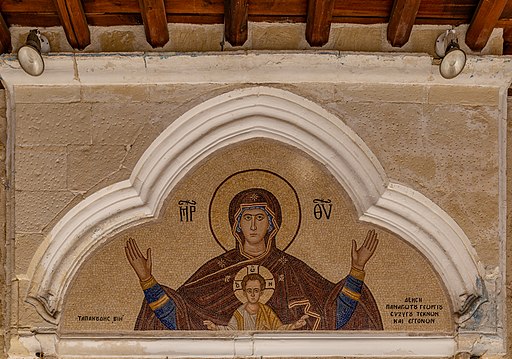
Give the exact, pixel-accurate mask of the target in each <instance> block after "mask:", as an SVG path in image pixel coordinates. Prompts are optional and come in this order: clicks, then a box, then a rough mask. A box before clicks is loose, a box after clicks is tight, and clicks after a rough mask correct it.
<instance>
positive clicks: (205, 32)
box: [163, 24, 224, 52]
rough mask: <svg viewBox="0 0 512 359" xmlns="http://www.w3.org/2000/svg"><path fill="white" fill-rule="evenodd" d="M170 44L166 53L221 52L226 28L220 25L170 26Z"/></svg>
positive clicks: (166, 48)
mask: <svg viewBox="0 0 512 359" xmlns="http://www.w3.org/2000/svg"><path fill="white" fill-rule="evenodd" d="M168 28H169V42H168V43H167V44H166V45H165V46H164V47H163V50H164V51H176V52H191V51H221V50H222V47H221V42H222V38H223V34H224V26H223V25H219V24H212V25H195V24H169V25H168Z"/></svg>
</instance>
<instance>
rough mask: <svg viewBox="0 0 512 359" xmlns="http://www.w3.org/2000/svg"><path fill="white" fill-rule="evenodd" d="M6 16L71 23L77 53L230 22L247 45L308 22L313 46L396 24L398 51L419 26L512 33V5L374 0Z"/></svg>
mask: <svg viewBox="0 0 512 359" xmlns="http://www.w3.org/2000/svg"><path fill="white" fill-rule="evenodd" d="M162 3H163V6H162ZM141 4H142V5H141ZM226 4H228V6H226ZM244 4H245V5H244ZM418 4H419V6H418ZM162 8H163V10H162ZM416 8H417V11H416ZM156 9H158V10H156ZM393 9H394V10H393ZM392 10H393V11H392ZM0 12H1V14H2V20H3V22H4V23H5V24H6V26H13V25H20V26H27V27H34V28H35V27H49V26H63V28H64V30H65V32H66V36H68V41H69V42H70V44H71V46H73V47H74V48H77V49H83V48H84V47H85V46H86V44H88V43H89V42H90V40H89V37H90V35H89V27H88V26H89V25H90V26H118V25H141V24H144V26H145V30H146V35H147V38H148V42H149V43H150V44H151V45H152V46H154V47H158V46H162V44H163V43H164V42H167V41H166V38H167V37H168V36H169V34H168V31H167V23H192V24H220V23H224V25H225V29H226V31H225V32H226V38H227V40H228V41H230V43H231V41H233V42H234V43H235V44H240V43H242V42H245V41H244V38H246V34H245V32H246V31H247V30H246V29H247V22H248V21H265V22H306V38H307V40H308V42H310V44H312V45H313V46H321V45H323V44H325V43H326V42H327V40H328V38H329V31H330V24H331V23H332V22H335V23H355V24H377V23H388V22H389V25H388V40H389V41H390V43H391V44H392V45H393V46H403V44H405V43H406V42H407V40H408V38H409V36H410V29H411V28H412V26H413V25H415V24H442V25H454V26H457V25H460V24H470V28H469V29H468V41H469V42H468V45H470V46H473V47H472V48H473V49H474V50H476V51H479V49H480V48H482V47H483V46H485V43H486V42H487V40H488V39H489V36H490V35H491V32H492V30H493V29H494V28H495V27H503V28H505V30H506V31H505V32H506V33H507V34H509V33H510V30H508V29H509V28H512V0H508V1H507V0H494V1H493V0H481V1H479V0H421V1H420V0H366V1H364V6H362V2H361V0H309V1H308V0H81V1H80V0H1V1H0ZM415 12H416V15H415V16H414V13H415ZM164 28H165V30H164ZM0 35H1V34H0ZM508 36H509V37H508V38H507V39H510V35H508ZM505 42H506V43H507V44H508V43H510V41H509V40H506V41H505ZM482 44H483V46H482ZM234 46H237V45H234ZM3 51H4V52H5V51H9V50H3Z"/></svg>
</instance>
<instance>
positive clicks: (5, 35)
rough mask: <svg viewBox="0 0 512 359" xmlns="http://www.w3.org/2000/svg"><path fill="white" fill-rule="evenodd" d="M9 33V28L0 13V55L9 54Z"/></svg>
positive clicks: (10, 48) (10, 47)
mask: <svg viewBox="0 0 512 359" xmlns="http://www.w3.org/2000/svg"><path fill="white" fill-rule="evenodd" d="M11 50H12V46H11V33H10V32H9V27H8V26H7V23H6V22H5V20H4V17H3V15H2V14H1V13H0V54H3V53H6V52H11Z"/></svg>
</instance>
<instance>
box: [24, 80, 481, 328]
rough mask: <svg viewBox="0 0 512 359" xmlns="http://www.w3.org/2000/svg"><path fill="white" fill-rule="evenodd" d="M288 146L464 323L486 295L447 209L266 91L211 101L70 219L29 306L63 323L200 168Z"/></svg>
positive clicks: (33, 269) (350, 136) (312, 107)
mask: <svg viewBox="0 0 512 359" xmlns="http://www.w3.org/2000/svg"><path fill="white" fill-rule="evenodd" d="M258 137H260V138H269V139H273V140H276V141H280V142H282V143H286V144H289V145H291V146H294V147H295V148H297V149H299V150H301V151H304V152H305V153H307V154H309V155H310V156H312V157H313V158H315V159H316V160H318V161H319V162H321V163H323V164H324V165H325V166H326V168H327V169H328V170H329V171H330V172H331V173H332V174H333V176H334V177H335V178H336V179H337V180H338V181H339V182H340V184H341V185H342V186H343V187H344V188H345V190H346V191H347V193H348V195H349V196H350V198H351V200H352V201H353V203H354V206H355V208H356V210H357V212H358V215H359V217H360V219H362V220H365V221H369V222H372V223H376V224H379V225H381V226H383V227H385V228H388V229H389V230H391V231H393V232H395V233H397V234H399V235H401V236H402V237H403V238H404V239H405V240H407V241H409V242H410V243H411V244H412V245H413V246H415V247H416V248H418V249H419V250H420V251H421V252H422V253H423V254H424V255H425V256H426V258H427V259H428V260H429V261H430V262H431V263H432V264H433V266H434V268H435V269H436V271H437V272H438V273H439V275H440V277H441V278H442V280H443V281H444V283H445V285H446V288H447V290H448V292H449V295H450V298H451V301H452V304H453V308H454V310H455V311H456V312H457V313H458V314H459V315H462V316H463V315H465V314H466V315H467V314H469V313H468V308H469V307H470V306H469V305H468V303H474V302H475V300H476V299H478V298H480V297H481V296H482V288H481V287H480V285H479V283H481V279H480V278H481V277H480V273H479V264H478V262H477V260H476V255H475V252H474V250H473V248H472V247H471V245H470V243H469V240H468V238H467V237H466V236H465V234H464V232H463V231H462V230H461V229H460V228H459V227H458V226H457V224H456V223H455V222H454V221H453V220H452V219H451V218H450V217H449V216H448V214H447V213H445V212H444V211H443V210H442V209H440V208H439V207H438V206H436V205H435V204H434V203H433V202H431V201H430V200H428V199H427V198H425V197H424V196H422V195H421V194H419V193H418V192H416V191H414V190H412V189H410V188H407V187H404V186H401V185H398V184H394V183H390V182H389V180H388V178H387V176H386V174H385V172H384V170H383V168H382V167H381V165H380V163H379V162H378V160H377V159H376V157H375V156H374V155H373V154H372V152H371V151H370V150H369V148H368V147H367V146H366V145H365V143H364V142H363V141H362V140H361V139H360V138H359V137H358V136H357V135H356V134H355V133H354V132H353V131H352V130H351V129H350V128H349V127H348V126H346V125H345V124H344V123H343V122H342V121H341V120H340V119H338V118H337V117H335V116H334V115H332V114H330V113H329V112H327V111H326V110H324V109H322V108H321V107H320V106H318V105H316V104H314V103H312V102H311V101H309V100H307V99H305V98H303V97H300V96H297V95H295V94H292V93H290V92H287V91H283V90H278V89H274V88H268V87H254V88H248V89H241V90H236V91H233V92H229V93H225V94H223V95H220V96H218V97H215V98H212V99H210V100H208V101H206V102H204V103H203V104H201V105H199V106H196V107H195V108H193V109H191V110H190V111H188V112H187V113H185V114H184V115H182V116H181V117H180V118H179V119H177V120H176V121H175V122H173V123H172V124H171V125H170V126H169V127H168V128H167V129H166V130H165V131H164V132H163V133H162V134H161V135H160V136H159V137H158V138H157V139H156V140H155V141H154V142H153V143H152V144H151V146H150V147H149V148H148V149H147V150H146V152H145V153H144V155H143V156H142V157H141V158H140V160H139V162H138V163H137V165H136V167H135V168H134V170H133V172H132V175H131V177H130V179H129V180H126V181H122V182H119V183H116V184H114V185H111V186H109V187H106V188H104V189H102V190H100V191H98V192H96V193H95V194H93V195H91V196H89V197H88V198H86V199H85V200H84V201H82V202H81V203H79V204H78V205H77V206H76V207H74V208H73V209H72V210H70V211H69V212H68V213H67V214H66V215H65V216H64V217H63V218H62V219H61V220H60V221H59V222H58V223H57V224H56V225H55V227H54V228H53V229H52V230H51V231H50V232H49V234H48V235H47V237H46V239H45V241H44V243H43V244H42V245H41V246H40V248H39V250H38V253H37V254H36V256H34V259H33V261H32V263H31V266H30V269H29V272H28V275H29V278H30V279H31V285H30V289H29V293H28V297H27V299H28V300H29V301H30V302H31V303H33V304H34V305H35V306H36V308H37V310H38V312H39V313H40V314H41V315H42V316H43V317H44V318H46V319H47V320H48V321H50V322H53V323H58V322H59V318H60V313H61V309H62V305H63V299H64V297H65V294H66V291H67V289H68V286H69V283H70V281H71V279H72V278H73V276H74V275H75V273H76V272H77V270H78V269H79V268H80V266H81V265H82V263H83V262H84V261H85V259H86V258H87V256H88V255H89V253H91V252H92V251H93V250H94V249H95V248H98V246H101V245H102V244H103V243H104V241H106V238H107V237H108V236H107V235H109V234H112V233H115V232H118V231H120V230H122V229H123V228H126V225H128V224H133V223H139V222H140V221H144V220H148V219H151V218H154V217H156V216H157V215H158V212H159V210H160V208H161V206H162V204H163V202H164V200H165V198H166V197H167V196H168V194H169V192H170V191H171V189H172V188H173V187H174V186H175V185H176V184H177V183H178V182H179V181H180V180H181V179H182V178H183V176H185V174H186V173H187V172H188V171H189V170H190V169H191V168H193V167H194V166H195V165H196V164H198V163H199V162H200V161H201V160H202V159H204V158H206V157H207V156H209V155H211V154H213V153H214V152H215V151H217V150H219V149H221V148H223V147H225V146H228V145H231V144H233V143H237V142H240V141H244V140H248V139H251V138H258Z"/></svg>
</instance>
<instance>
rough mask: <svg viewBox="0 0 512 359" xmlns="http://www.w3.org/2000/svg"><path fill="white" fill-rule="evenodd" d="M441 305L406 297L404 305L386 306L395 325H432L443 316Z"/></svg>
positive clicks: (419, 298)
mask: <svg viewBox="0 0 512 359" xmlns="http://www.w3.org/2000/svg"><path fill="white" fill-rule="evenodd" d="M443 309H444V307H443V305H441V304H435V303H425V302H424V300H423V298H421V297H406V298H404V300H403V302H402V303H396V304H386V311H387V312H388V313H387V314H388V316H389V319H390V321H391V322H392V323H393V324H426V325H428V324H430V325H433V324H435V323H436V320H437V319H439V317H440V316H441V314H442V311H443Z"/></svg>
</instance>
